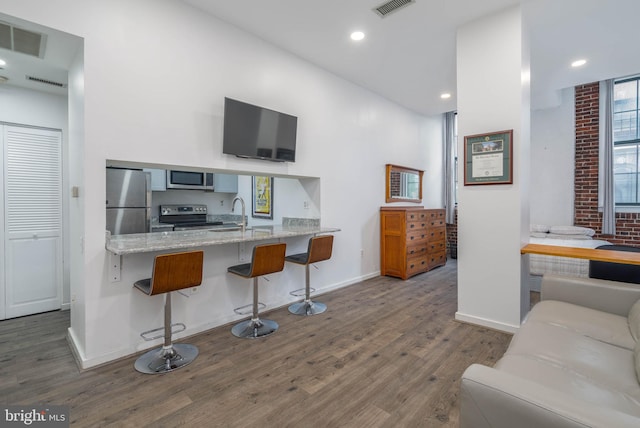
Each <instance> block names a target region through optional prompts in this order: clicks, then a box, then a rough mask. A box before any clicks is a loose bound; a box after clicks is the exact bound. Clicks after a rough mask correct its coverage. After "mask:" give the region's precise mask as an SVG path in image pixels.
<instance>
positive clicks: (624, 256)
mask: <svg viewBox="0 0 640 428" xmlns="http://www.w3.org/2000/svg"><path fill="white" fill-rule="evenodd" d="M520 254H542V255H545V256H558V257H572V258H576V259H589V260H597V261H600V262H612V263H624V264H630V265H640V253H632V252H629V251H613V250H596V249H592V248H576V247H561V246H559V245H542V244H527V245H525V246H524V247H522V249H521V250H520Z"/></svg>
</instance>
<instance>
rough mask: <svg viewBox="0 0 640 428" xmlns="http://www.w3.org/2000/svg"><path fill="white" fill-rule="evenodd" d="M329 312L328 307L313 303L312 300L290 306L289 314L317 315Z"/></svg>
mask: <svg viewBox="0 0 640 428" xmlns="http://www.w3.org/2000/svg"><path fill="white" fill-rule="evenodd" d="M326 310H327V305H325V304H324V303H320V302H312V301H311V300H309V301H307V300H303V301H302V302H298V303H294V304H292V305H291V306H289V312H291V313H292V314H294V315H303V316H308V315H316V314H321V313H323V312H324V311H326Z"/></svg>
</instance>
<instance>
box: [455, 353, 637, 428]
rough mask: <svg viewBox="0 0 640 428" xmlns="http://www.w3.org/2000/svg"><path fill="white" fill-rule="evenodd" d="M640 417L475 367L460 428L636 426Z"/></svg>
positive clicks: (466, 379) (468, 377) (464, 393)
mask: <svg viewBox="0 0 640 428" xmlns="http://www.w3.org/2000/svg"><path fill="white" fill-rule="evenodd" d="M638 426H640V418H636V417H634V416H632V415H629V414H626V413H622V412H618V411H616V410H613V409H610V408H606V407H600V406H597V405H594V404H592V403H585V402H584V401H581V400H577V399H575V398H574V397H572V396H570V395H567V394H564V393H561V392H558V391H556V390H553V389H550V388H546V387H545V386H543V385H540V384H537V383H534V382H531V381H529V380H526V379H522V378H520V377H517V376H514V375H512V374H509V373H505V372H503V371H500V370H496V369H493V368H490V367H486V366H482V365H479V364H473V365H471V366H470V367H469V368H467V370H466V371H465V372H464V374H463V375H462V382H461V386H460V428H513V427H531V428H533V427H545V428H549V427H552V428H577V427H602V428H609V427H619V428H625V427H629V428H631V427H635V428H637V427H638Z"/></svg>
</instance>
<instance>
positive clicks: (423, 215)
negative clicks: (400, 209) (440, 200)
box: [407, 210, 429, 221]
mask: <svg viewBox="0 0 640 428" xmlns="http://www.w3.org/2000/svg"><path fill="white" fill-rule="evenodd" d="M428 219H429V214H428V212H427V211H426V210H416V211H407V221H419V220H428Z"/></svg>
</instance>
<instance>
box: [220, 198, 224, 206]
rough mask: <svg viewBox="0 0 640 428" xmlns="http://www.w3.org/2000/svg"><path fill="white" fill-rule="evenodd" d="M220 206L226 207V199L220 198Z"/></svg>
mask: <svg viewBox="0 0 640 428" xmlns="http://www.w3.org/2000/svg"><path fill="white" fill-rule="evenodd" d="M220 206H221V207H224V199H220Z"/></svg>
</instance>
